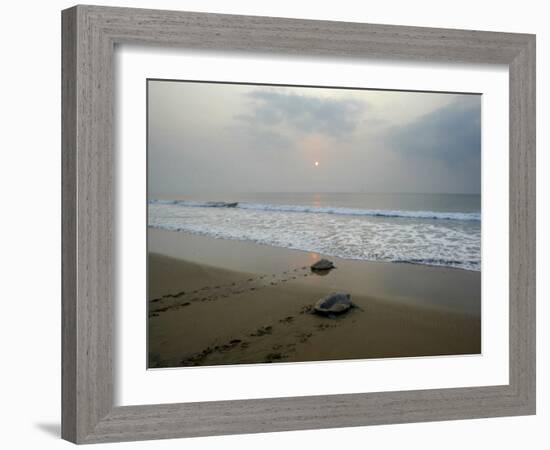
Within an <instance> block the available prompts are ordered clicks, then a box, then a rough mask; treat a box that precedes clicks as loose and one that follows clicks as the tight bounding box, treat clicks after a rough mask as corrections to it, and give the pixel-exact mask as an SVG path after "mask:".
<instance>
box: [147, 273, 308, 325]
mask: <svg viewBox="0 0 550 450" xmlns="http://www.w3.org/2000/svg"><path fill="white" fill-rule="evenodd" d="M312 275H314V273H313V272H311V271H310V268H309V267H308V266H301V267H296V268H294V269H291V270H285V271H283V272H279V273H273V274H270V275H258V276H255V277H250V278H248V279H246V280H244V281H240V282H232V283H227V284H220V285H215V286H203V287H200V288H196V289H194V290H189V291H179V292H175V293H173V294H166V295H163V296H161V297H156V298H154V299H151V300H149V317H150V318H153V317H158V316H159V314H160V313H163V312H166V311H169V310H174V309H181V308H185V307H187V306H189V305H191V304H192V303H195V302H213V301H217V300H220V299H225V298H230V297H233V296H235V295H240V294H244V293H246V292H252V291H258V290H261V289H265V288H270V287H274V286H278V285H280V284H284V283H287V282H291V281H294V280H297V279H299V278H305V277H309V276H312ZM157 304H158V305H157Z"/></svg>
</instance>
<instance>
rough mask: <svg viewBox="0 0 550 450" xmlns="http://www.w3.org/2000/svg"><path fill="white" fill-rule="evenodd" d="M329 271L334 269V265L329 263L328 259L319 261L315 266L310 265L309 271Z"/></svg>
mask: <svg viewBox="0 0 550 450" xmlns="http://www.w3.org/2000/svg"><path fill="white" fill-rule="evenodd" d="M331 269H334V263H333V262H332V261H329V260H328V259H320V260H319V261H317V262H316V263H315V264H312V265H311V270H313V271H314V272H315V271H323V270H331Z"/></svg>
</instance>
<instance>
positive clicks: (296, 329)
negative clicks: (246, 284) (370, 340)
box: [179, 305, 362, 366]
mask: <svg viewBox="0 0 550 450" xmlns="http://www.w3.org/2000/svg"><path fill="white" fill-rule="evenodd" d="M312 311H313V306H312V305H306V306H304V307H302V309H301V310H300V311H299V312H298V313H296V314H295V315H286V316H284V317H282V318H280V319H278V320H276V321H274V322H273V323H272V324H268V325H264V326H260V327H259V328H258V329H256V330H254V331H252V332H250V333H248V334H247V335H246V336H238V337H233V338H231V339H230V340H228V341H227V342H225V343H223V344H217V345H209V346H207V347H205V348H204V349H203V350H202V351H200V352H198V353H194V354H191V355H189V356H187V357H184V358H182V359H181V360H180V361H179V365H180V366H198V365H205V366H207V365H209V364H208V362H207V359H208V358H209V357H210V356H213V355H216V354H218V355H219V354H226V353H229V352H232V353H234V354H235V355H236V356H237V352H240V351H246V352H251V351H252V352H254V351H256V353H258V352H259V350H255V347H257V346H259V345H260V344H261V343H262V342H265V340H266V339H269V338H270V337H271V336H272V335H273V334H276V333H278V332H279V333H282V335H283V337H284V338H287V337H288V336H289V331H290V334H291V335H292V341H291V342H283V343H275V344H274V345H272V346H271V347H270V350H269V351H267V353H266V354H265V355H264V356H263V357H262V358H258V360H257V361H254V362H253V363H275V362H285V360H288V358H289V357H290V356H291V355H292V354H293V353H294V352H295V351H296V350H297V348H298V347H300V346H303V345H307V344H308V343H309V341H310V340H311V339H312V338H313V337H315V336H316V335H318V334H319V333H323V332H325V331H327V330H330V329H333V328H337V327H341V326H343V325H345V323H346V322H347V321H349V320H352V321H354V319H352V317H348V316H349V315H350V314H354V313H353V312H348V313H347V314H346V316H342V317H338V318H334V319H329V318H326V317H320V316H317V315H315V314H314V313H313V312H312ZM357 311H358V312H361V311H362V310H357ZM304 315H313V316H315V317H316V319H315V321H314V323H313V324H311V325H306V326H301V325H303V324H302V323H301V322H303V321H304V320H303V319H302V320H300V319H301V317H300V316H302V317H304ZM289 328H292V330H289ZM287 340H288V338H287ZM228 360H229V361H231V359H230V358H228ZM233 361H239V358H238V357H236V358H234V359H233ZM247 363H249V362H223V363H219V362H213V364H212V365H221V364H247Z"/></svg>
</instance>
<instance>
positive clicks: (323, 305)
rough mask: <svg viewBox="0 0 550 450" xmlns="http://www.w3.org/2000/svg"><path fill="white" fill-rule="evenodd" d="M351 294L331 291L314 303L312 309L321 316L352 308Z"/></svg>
mask: <svg viewBox="0 0 550 450" xmlns="http://www.w3.org/2000/svg"><path fill="white" fill-rule="evenodd" d="M354 306H355V305H354V304H353V303H352V301H351V295H350V294H347V293H345V292H333V293H332V294H329V295H327V296H326V297H324V298H322V299H321V300H319V301H318V302H317V303H315V306H314V307H313V310H314V312H315V313H316V314H321V315H323V316H329V317H331V316H335V315H337V314H342V313H345V312H346V311H348V310H349V309H351V308H353V307H354Z"/></svg>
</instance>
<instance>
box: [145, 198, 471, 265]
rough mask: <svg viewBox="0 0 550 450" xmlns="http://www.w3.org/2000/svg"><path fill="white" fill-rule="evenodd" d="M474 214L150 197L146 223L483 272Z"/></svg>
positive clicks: (360, 256) (353, 256)
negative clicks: (192, 200)
mask: <svg viewBox="0 0 550 450" xmlns="http://www.w3.org/2000/svg"><path fill="white" fill-rule="evenodd" d="M374 212H376V213H374ZM312 213H313V214H312ZM451 214H452V216H449V215H451ZM475 214H477V213H439V212H426V211H420V212H419V211H378V210H363V209H352V208H329V207H326V208H319V207H310V206H301V205H297V206H294V205H271V204H270V205H266V204H260V203H240V202H239V203H226V202H191V201H171V200H170V201H162V200H161V201H151V202H150V203H149V226H151V227H154V228H161V229H165V230H172V231H181V232H187V233H193V234H200V235H205V236H211V237H215V238H222V239H236V240H242V241H251V242H256V243H259V244H264V245H271V246H275V247H285V248H290V249H296V250H304V251H309V252H316V253H321V254H324V255H330V256H336V257H340V258H347V259H360V260H367V261H387V262H407V263H413V264H426V265H435V266H447V267H455V268H461V269H466V270H480V268H481V250H480V244H481V226H480V225H481V223H480V221H479V218H478V219H472V218H468V219H466V218H465V217H473V216H474V215H475ZM477 216H478V217H479V214H477ZM442 219H444V220H442Z"/></svg>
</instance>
